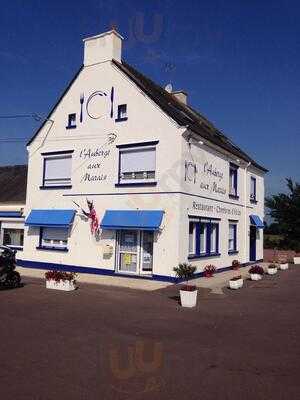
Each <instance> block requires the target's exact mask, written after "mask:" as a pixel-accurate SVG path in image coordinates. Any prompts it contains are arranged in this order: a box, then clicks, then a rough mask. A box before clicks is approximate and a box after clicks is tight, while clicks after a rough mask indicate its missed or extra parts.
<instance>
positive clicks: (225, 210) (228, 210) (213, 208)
mask: <svg viewBox="0 0 300 400" xmlns="http://www.w3.org/2000/svg"><path fill="white" fill-rule="evenodd" d="M193 210H197V211H207V212H209V213H215V214H223V215H228V216H232V217H239V216H240V215H241V214H242V213H241V210H239V209H238V208H237V207H225V206H220V205H209V204H202V203H198V202H196V201H193Z"/></svg>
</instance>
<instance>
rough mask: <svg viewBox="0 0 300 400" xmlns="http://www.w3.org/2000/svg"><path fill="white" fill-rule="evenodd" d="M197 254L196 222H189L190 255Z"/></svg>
mask: <svg viewBox="0 0 300 400" xmlns="http://www.w3.org/2000/svg"><path fill="white" fill-rule="evenodd" d="M195 252H196V222H193V221H190V222H189V254H195Z"/></svg>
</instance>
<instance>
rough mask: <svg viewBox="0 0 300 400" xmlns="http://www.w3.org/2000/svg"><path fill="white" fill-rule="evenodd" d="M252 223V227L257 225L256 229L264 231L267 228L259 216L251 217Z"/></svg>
mask: <svg viewBox="0 0 300 400" xmlns="http://www.w3.org/2000/svg"><path fill="white" fill-rule="evenodd" d="M250 222H251V224H252V225H255V226H256V228H260V229H262V228H264V227H265V225H264V223H263V222H262V220H261V219H260V217H259V216H258V215H255V214H252V215H250Z"/></svg>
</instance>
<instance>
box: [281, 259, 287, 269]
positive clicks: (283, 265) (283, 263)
mask: <svg viewBox="0 0 300 400" xmlns="http://www.w3.org/2000/svg"><path fill="white" fill-rule="evenodd" d="M279 268H280V270H281V271H285V270H287V269H289V263H288V261H287V260H286V259H284V260H283V259H282V260H280V263H279Z"/></svg>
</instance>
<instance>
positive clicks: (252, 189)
mask: <svg viewBox="0 0 300 400" xmlns="http://www.w3.org/2000/svg"><path fill="white" fill-rule="evenodd" d="M250 201H252V202H256V178H255V177H254V176H251V179H250Z"/></svg>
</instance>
